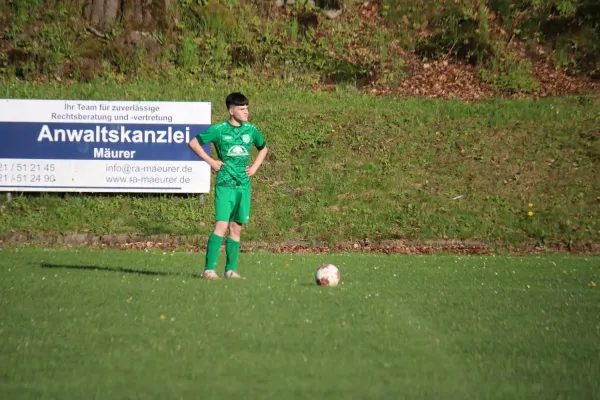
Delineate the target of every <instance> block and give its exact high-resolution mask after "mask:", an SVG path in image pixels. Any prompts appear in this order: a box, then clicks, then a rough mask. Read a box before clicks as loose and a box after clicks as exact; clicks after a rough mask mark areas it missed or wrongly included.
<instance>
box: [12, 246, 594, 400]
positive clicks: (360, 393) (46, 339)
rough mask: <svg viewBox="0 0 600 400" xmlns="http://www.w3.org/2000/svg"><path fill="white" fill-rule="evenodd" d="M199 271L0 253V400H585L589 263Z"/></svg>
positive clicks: (556, 259) (171, 261) (258, 266)
mask: <svg viewBox="0 0 600 400" xmlns="http://www.w3.org/2000/svg"><path fill="white" fill-rule="evenodd" d="M202 256H203V255H202V254H192V253H180V252H174V253H168V252H167V253H163V252H137V251H128V252H118V251H110V250H106V251H98V250H82V249H78V250H62V249H41V248H24V249H14V248H13V249H3V250H0V293H2V295H1V297H0V398H6V399H25V398H31V399H34V398H35V399H50V398H56V399H82V398H89V399H115V398H128V399H137V398H139V399H142V398H144V399H150V398H156V399H199V398H202V399H212V398H215V399H229V398H232V399H238V398H248V399H250V398H252V399H256V398H260V399H268V398H274V399H295V398H298V399H301V398H302V399H320V398H323V399H324V398H327V399H348V398H379V399H381V398H390V399H398V398H444V399H448V398H452V399H454V398H455V399H466V398H474V399H475V398H476V399H507V398H537V399H542V398H544V399H546V398H564V399H566V398H573V399H583V398H586V399H590V398H597V397H598V389H599V388H600V383H599V381H598V379H597V378H598V376H600V358H599V357H598V354H600V320H599V319H598V315H600V287H596V283H600V282H599V281H600V269H599V268H598V265H600V258H598V257H591V256H587V257H586V256H577V257H575V256H563V255H544V256H527V257H514V256H499V257H459V256H450V255H444V256H421V257H418V256H412V257H409V256H386V255H361V254H342V255H310V256H309V255H272V254H259V253H256V254H242V255H241V266H240V272H241V273H242V274H244V275H245V276H246V277H247V279H246V280H242V281H231V280H225V279H220V280H218V281H214V282H211V281H203V280H200V279H199V274H200V272H201V270H200V265H201V264H202ZM223 258H224V257H222V259H223ZM221 262H223V260H221ZM323 262H329V263H333V264H336V265H338V266H339V268H340V270H341V272H342V281H343V284H342V285H341V286H339V287H336V288H326V287H325V288H324V287H318V286H316V285H315V284H314V282H313V273H314V270H315V269H316V267H318V265H320V264H321V263H323ZM222 269H223V267H222V265H221V266H220V270H219V271H220V272H222Z"/></svg>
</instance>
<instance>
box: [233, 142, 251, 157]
mask: <svg viewBox="0 0 600 400" xmlns="http://www.w3.org/2000/svg"><path fill="white" fill-rule="evenodd" d="M249 155H250V153H248V150H246V148H245V147H244V146H240V145H235V146H231V147H230V148H229V150H227V156H228V157H244V156H249Z"/></svg>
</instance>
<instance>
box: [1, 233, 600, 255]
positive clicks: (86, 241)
mask: <svg viewBox="0 0 600 400" xmlns="http://www.w3.org/2000/svg"><path fill="white" fill-rule="evenodd" d="M205 243H206V236H204V235H190V236H178V235H152V236H143V235H130V234H110V235H97V234H91V233H74V234H65V235H57V234H54V233H35V234H28V233H17V232H13V233H11V234H9V235H0V246H6V247H18V246H47V247H89V248H99V249H102V248H111V249H119V250H144V251H150V250H162V251H175V250H177V251H188V252H203V251H204V250H205V248H206V246H205ZM241 250H242V252H256V251H265V252H269V253H282V254H321V253H347V252H356V253H382V254H412V255H427V254H439V253H450V254H462V255H494V254H502V253H509V254H538V253H546V252H560V253H570V254H594V255H600V244H599V243H562V242H557V243H547V244H544V245H540V244H538V243H523V244H520V245H512V244H503V243H483V242H479V241H473V240H465V241H458V240H429V241H408V240H407V241H404V240H390V241H379V242H369V241H346V242H339V243H333V244H331V243H318V242H304V241H292V242H283V243H266V242H243V243H242V249H241Z"/></svg>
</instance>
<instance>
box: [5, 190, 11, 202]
mask: <svg viewBox="0 0 600 400" xmlns="http://www.w3.org/2000/svg"><path fill="white" fill-rule="evenodd" d="M12 199H13V195H12V193H11V192H6V202H7V203H10V202H11V201H12Z"/></svg>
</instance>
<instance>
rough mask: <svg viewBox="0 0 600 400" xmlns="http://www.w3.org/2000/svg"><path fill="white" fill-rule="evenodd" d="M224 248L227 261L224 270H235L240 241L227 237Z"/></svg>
mask: <svg viewBox="0 0 600 400" xmlns="http://www.w3.org/2000/svg"><path fill="white" fill-rule="evenodd" d="M225 250H226V251H227V263H226V264H225V271H235V270H236V269H237V264H238V258H239V256H240V242H236V241H235V240H233V239H231V238H227V241H226V242H225Z"/></svg>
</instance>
